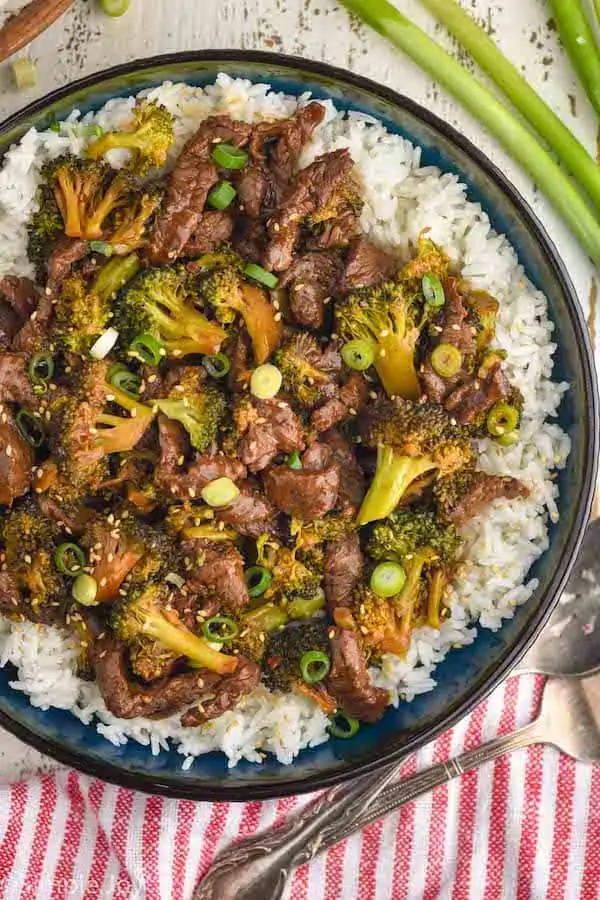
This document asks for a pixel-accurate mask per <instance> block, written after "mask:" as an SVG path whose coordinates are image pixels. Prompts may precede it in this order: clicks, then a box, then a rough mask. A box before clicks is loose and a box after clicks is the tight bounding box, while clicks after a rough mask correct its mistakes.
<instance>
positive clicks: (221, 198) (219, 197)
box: [206, 181, 237, 209]
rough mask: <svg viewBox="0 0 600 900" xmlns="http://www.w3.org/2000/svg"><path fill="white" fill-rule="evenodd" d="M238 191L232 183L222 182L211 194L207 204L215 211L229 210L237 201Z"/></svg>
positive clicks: (209, 193)
mask: <svg viewBox="0 0 600 900" xmlns="http://www.w3.org/2000/svg"><path fill="white" fill-rule="evenodd" d="M236 195H237V191H236V189H235V188H234V186H233V185H232V184H231V182H230V181H220V182H219V183H218V184H216V185H215V186H214V188H212V189H211V190H210V191H209V192H208V197H207V198H206V202H207V203H208V205H209V206H212V208H213V209H227V207H228V206H231V204H232V203H233V201H234V200H235V198H236Z"/></svg>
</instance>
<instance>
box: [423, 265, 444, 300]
mask: <svg viewBox="0 0 600 900" xmlns="http://www.w3.org/2000/svg"><path fill="white" fill-rule="evenodd" d="M421 290H422V291H423V296H424V297H425V303H427V304H428V306H433V307H434V308H435V309H437V308H438V307H440V306H443V305H444V303H445V302H446V296H445V294H444V288H443V287H442V282H441V281H440V279H439V278H438V277H437V275H435V274H434V273H433V272H428V273H427V275H424V276H423V280H422V281H421Z"/></svg>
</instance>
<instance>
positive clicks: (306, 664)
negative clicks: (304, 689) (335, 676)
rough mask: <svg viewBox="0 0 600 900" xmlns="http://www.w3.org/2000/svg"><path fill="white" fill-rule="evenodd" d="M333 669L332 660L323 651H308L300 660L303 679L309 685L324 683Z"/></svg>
mask: <svg viewBox="0 0 600 900" xmlns="http://www.w3.org/2000/svg"><path fill="white" fill-rule="evenodd" d="M330 669H331V660H330V659H329V657H328V656H327V654H326V653H323V651H322V650H307V651H306V653H305V654H304V656H303V657H302V659H301V660H300V671H301V673H302V678H303V679H304V681H306V683H307V684H317V682H318V681H323V679H324V678H326V677H327V675H328V674H329V670H330Z"/></svg>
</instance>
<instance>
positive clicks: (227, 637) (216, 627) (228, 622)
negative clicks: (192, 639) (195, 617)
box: [202, 616, 240, 644]
mask: <svg viewBox="0 0 600 900" xmlns="http://www.w3.org/2000/svg"><path fill="white" fill-rule="evenodd" d="M239 630H240V629H239V626H238V624H237V622H236V621H235V620H234V619H231V618H230V617H229V616H213V617H212V619H207V620H206V622H203V624H202V633H203V635H204V637H205V638H206V640H207V641H217V642H218V643H220V644H224V643H226V642H227V641H232V640H233V639H234V638H235V637H237V635H238V633H239Z"/></svg>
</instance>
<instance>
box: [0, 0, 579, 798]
mask: <svg viewBox="0 0 600 900" xmlns="http://www.w3.org/2000/svg"><path fill="white" fill-rule="evenodd" d="M396 2H397V5H398V6H399V8H402V10H403V11H404V12H406V13H407V14H409V15H410V16H411V17H412V18H413V19H414V21H415V22H417V23H419V24H421V25H422V26H423V27H425V28H426V29H427V31H429V32H430V33H431V34H432V35H433V36H435V37H436V39H437V40H439V41H440V42H441V43H442V44H444V46H446V47H447V48H449V49H450V50H452V51H453V52H456V47H455V45H454V43H453V41H452V40H451V39H449V38H448V37H447V35H445V34H444V33H443V31H442V30H441V29H440V28H439V27H438V26H436V25H435V24H434V23H433V21H432V20H431V19H430V18H429V17H428V16H427V15H426V14H425V13H423V11H422V10H421V9H420V8H419V4H418V2H417V0H396ZM463 2H464V5H465V6H466V7H467V8H469V9H470V10H472V11H474V12H475V14H476V15H477V16H478V18H479V19H480V21H481V22H482V23H483V24H485V26H486V28H487V29H488V31H489V32H490V33H491V34H493V36H494V38H495V39H496V40H497V41H498V42H499V44H500V46H501V48H502V50H503V51H504V52H505V53H506V54H507V55H508V56H509V57H510V58H511V59H512V60H513V61H514V62H515V63H516V64H518V65H519V66H520V67H521V68H522V70H523V72H524V73H525V74H526V76H527V78H528V80H529V82H530V83H531V84H532V86H533V87H534V88H535V89H536V90H538V91H539V93H540V94H541V95H542V96H543V97H544V98H545V99H546V100H547V101H548V102H549V103H550V104H551V105H552V106H553V108H554V109H555V110H556V112H557V113H558V114H559V115H560V116H561V117H562V119H563V120H564V121H565V123H566V124H567V125H568V126H569V127H570V128H571V129H572V130H573V131H574V132H575V134H576V135H577V136H578V137H579V138H580V139H581V140H582V141H583V142H584V143H585V144H586V146H587V147H588V148H589V149H590V151H591V152H594V153H595V152H596V139H597V122H596V120H595V117H594V115H593V114H592V111H591V109H590V107H589V105H588V103H587V100H586V98H585V96H584V94H583V92H582V90H581V88H580V87H579V86H578V85H577V82H576V79H575V76H574V74H573V72H572V70H571V68H570V66H569V63H568V61H567V60H566V58H565V56H564V54H563V52H562V49H561V48H560V46H559V44H558V42H557V40H556V36H555V33H554V29H553V27H552V22H551V21H550V20H549V11H548V4H547V2H545V0H496V2H490V0H463ZM20 5H22V4H20V3H19V2H18V0H5V2H4V3H3V2H2V0H0V17H1V16H2V11H3V10H4V11H5V12H6V11H7V10H9V9H15V8H19V6H20ZM0 21H1V19H0ZM231 47H235V48H240V47H241V48H247V49H262V50H272V51H280V52H284V53H292V54H297V55H298V56H305V57H309V58H311V59H319V60H323V61H326V62H329V63H332V64H335V65H338V66H343V67H345V68H348V69H351V70H352V71H355V72H358V73H360V74H361V75H365V76H368V77H369V78H373V79H375V80H376V81H379V82H380V83H383V84H386V85H389V86H390V87H392V88H394V89H395V90H397V91H400V92H401V93H405V94H407V95H409V96H410V97H412V98H413V99H414V100H416V101H417V102H419V103H422V104H424V105H425V106H427V107H428V108H429V109H432V110H433V111H434V112H435V113H437V114H438V115H439V116H441V117H442V118H443V119H446V121H448V122H450V123H451V124H453V125H455V126H456V127H457V128H458V129H459V130H460V131H462V132H463V133H464V134H465V135H466V136H467V137H469V138H470V139H471V140H472V141H473V142H474V143H475V144H476V145H477V146H478V147H480V148H481V149H482V150H483V151H484V152H485V153H487V154H488V156H489V157H490V158H491V159H492V160H493V161H494V162H495V163H496V164H497V165H499V166H500V168H501V169H502V170H503V171H504V172H505V173H506V174H507V175H508V176H509V177H510V179H511V181H512V182H513V183H514V185H515V186H516V187H517V188H518V189H519V190H520V191H521V193H522V194H523V195H524V196H525V198H526V199H527V200H528V201H529V202H530V203H531V205H532V206H533V208H534V210H535V212H536V213H537V215H538V216H539V218H540V219H541V221H542V223H543V224H544V225H545V227H546V229H547V230H548V232H549V233H550V235H551V236H552V238H553V240H554V241H555V243H556V245H557V246H558V248H559V250H560V253H561V254H562V256H563V258H564V260H565V262H566V264H567V267H568V269H569V272H570V274H571V277H572V279H573V281H574V283H575V286H576V288H577V291H578V293H579V297H580V299H581V302H582V304H583V306H584V308H585V310H586V314H587V315H588V317H589V318H588V321H589V324H590V331H591V332H592V335H593V337H594V338H595V335H596V332H597V321H596V309H595V306H596V304H595V301H593V302H590V298H591V297H595V293H596V281H595V278H596V273H595V272H594V270H593V268H592V266H591V264H590V263H589V261H588V260H587V259H586V257H585V255H584V254H583V253H582V251H581V250H580V249H579V247H578V246H577V244H576V243H575V241H574V240H573V238H572V237H571V236H570V234H569V233H568V231H567V229H566V228H565V226H564V225H563V224H562V223H561V222H560V221H559V220H558V218H557V217H556V215H555V214H554V213H553V211H552V209H551V207H550V205H549V204H548V202H547V201H546V200H545V198H544V197H543V196H541V195H540V193H539V191H538V190H537V189H536V187H535V185H533V184H532V183H531V181H530V179H529V178H528V177H527V176H526V175H525V174H524V173H523V172H522V171H521V170H520V169H519V167H518V166H515V165H514V164H513V163H512V162H511V161H510V160H509V158H508V157H507V156H506V154H505V153H504V152H503V151H502V149H501V148H499V147H498V145H497V144H496V142H495V141H494V140H493V139H491V138H489V137H488V136H487V135H486V134H484V133H482V132H481V129H480V128H479V127H478V125H477V124H476V123H475V122H474V121H473V120H472V119H471V118H470V117H469V116H468V115H467V114H466V113H464V112H463V111H462V110H461V109H460V108H459V107H458V105H457V104H456V103H455V102H454V101H453V100H452V98H451V97H449V96H448V95H446V94H445V93H444V91H443V90H441V89H440V88H439V87H438V86H437V85H436V84H435V83H434V82H432V81H431V80H430V79H429V78H428V77H427V76H425V75H423V73H421V72H420V70H419V69H417V68H416V67H415V66H414V65H413V64H412V63H411V62H410V61H408V60H407V59H406V58H404V57H403V56H402V55H401V54H400V53H398V52H397V51H395V50H394V49H393V48H392V47H390V46H389V45H388V44H387V43H386V42H385V41H384V40H383V39H382V38H380V37H379V36H378V35H376V34H374V33H373V32H371V31H368V30H366V29H364V28H362V27H360V26H359V25H357V24H356V23H354V22H352V23H351V22H349V19H348V17H347V15H346V13H345V12H344V10H343V9H342V8H340V7H339V5H338V4H337V3H335V2H334V0H131V8H130V10H129V12H128V13H127V15H126V16H124V17H123V18H120V19H110V18H108V17H107V16H105V15H103V14H102V13H101V12H100V10H99V8H98V6H97V4H96V2H95V0H75V4H74V6H73V8H72V9H71V10H70V11H69V12H68V13H67V14H66V15H65V16H64V17H63V18H62V19H61V20H60V21H59V22H57V23H55V24H54V25H53V26H52V27H51V28H49V29H48V31H46V32H45V33H44V34H43V35H41V36H40V37H39V38H38V39H37V40H36V41H34V43H33V44H31V45H30V47H29V48H27V50H26V51H23V52H22V54H23V55H27V56H29V57H30V58H31V59H32V60H33V61H34V62H35V63H36V66H37V71H38V84H37V87H36V88H34V89H32V90H29V91H17V90H16V89H15V88H14V87H13V86H12V83H11V78H10V69H9V66H8V65H5V66H3V67H2V68H0V119H4V118H5V117H6V116H7V115H9V114H10V113H12V112H15V111H17V110H18V109H20V108H21V107H22V106H24V105H25V104H27V103H28V102H30V101H31V100H33V99H35V98H37V97H39V96H42V95H43V94H45V93H47V92H48V91H51V90H53V89H54V88H56V87H58V86H60V85H64V84H66V83H68V82H70V81H72V80H74V79H77V78H80V77H82V76H84V75H89V74H91V73H94V72H98V71H100V70H101V69H104V68H106V67H108V66H111V65H115V64H117V63H122V62H127V61H129V60H133V59H138V58H141V57H147V56H152V55H153V54H157V53H168V52H173V51H177V50H193V49H202V48H231ZM590 306H591V308H590ZM53 765H55V764H54V763H53V761H52V760H49V759H48V758H47V757H42V756H41V755H40V754H38V753H36V752H35V751H34V750H31V749H30V748H27V747H25V745H23V744H22V743H21V742H20V741H17V740H16V739H15V738H13V737H12V736H11V735H9V734H7V733H6V732H4V731H2V730H1V729H0V780H12V779H16V778H18V777H19V776H21V775H22V774H23V773H25V772H31V771H35V770H40V769H42V768H43V769H44V770H48V769H49V768H51V767H52V766H53Z"/></svg>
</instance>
